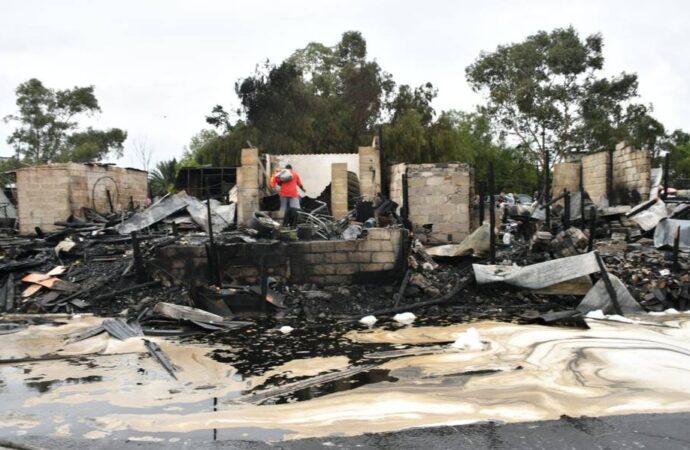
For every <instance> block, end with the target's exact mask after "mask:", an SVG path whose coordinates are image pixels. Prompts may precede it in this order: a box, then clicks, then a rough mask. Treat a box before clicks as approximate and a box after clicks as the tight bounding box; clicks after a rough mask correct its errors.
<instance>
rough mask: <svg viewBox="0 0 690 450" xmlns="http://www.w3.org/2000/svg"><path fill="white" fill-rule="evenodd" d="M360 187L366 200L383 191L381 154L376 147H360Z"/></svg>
mask: <svg viewBox="0 0 690 450" xmlns="http://www.w3.org/2000/svg"><path fill="white" fill-rule="evenodd" d="M358 153H359V188H360V191H361V192H362V195H363V196H364V200H373V199H374V196H375V195H376V193H377V192H380V191H381V155H380V153H379V150H378V149H377V148H375V147H359V152H358Z"/></svg>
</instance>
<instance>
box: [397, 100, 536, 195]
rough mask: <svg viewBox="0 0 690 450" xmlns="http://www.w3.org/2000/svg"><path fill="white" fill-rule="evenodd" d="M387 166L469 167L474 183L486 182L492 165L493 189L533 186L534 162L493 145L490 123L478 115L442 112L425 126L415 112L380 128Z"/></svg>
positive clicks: (528, 189)
mask: <svg viewBox="0 0 690 450" xmlns="http://www.w3.org/2000/svg"><path fill="white" fill-rule="evenodd" d="M384 142H385V146H386V149H395V152H394V153H393V152H389V151H388V150H387V151H386V155H388V156H390V155H391V154H392V155H393V157H394V159H393V160H389V162H403V161H404V162H409V163H427V162H450V161H461V162H466V163H470V164H473V165H474V167H475V179H476V180H486V178H487V175H488V167H489V163H493V164H494V173H495V177H496V188H497V189H506V190H511V191H520V192H524V193H530V192H531V190H532V189H533V188H534V187H535V186H536V184H537V178H538V177H537V172H536V169H535V164H534V160H532V159H530V157H529V155H530V153H529V152H524V151H520V150H519V149H514V148H508V147H506V145H505V143H503V142H500V141H499V142H495V140H494V137H493V133H492V129H491V123H490V121H489V119H488V118H487V117H486V116H483V115H481V114H468V113H463V112H458V111H446V112H443V113H441V114H440V116H439V117H438V119H437V120H436V121H435V122H433V123H431V124H430V125H429V126H424V118H423V116H422V114H421V113H420V112H419V111H417V110H415V109H408V110H407V111H405V112H404V113H402V114H401V115H400V116H399V118H398V119H397V120H395V121H394V122H393V123H392V124H391V125H389V126H386V127H385V128H384Z"/></svg>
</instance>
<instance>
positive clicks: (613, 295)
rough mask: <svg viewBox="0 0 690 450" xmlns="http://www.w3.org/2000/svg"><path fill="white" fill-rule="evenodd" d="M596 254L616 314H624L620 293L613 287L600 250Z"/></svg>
mask: <svg viewBox="0 0 690 450" xmlns="http://www.w3.org/2000/svg"><path fill="white" fill-rule="evenodd" d="M594 255H595V256H596V258H597V264H599V272H600V273H601V279H602V280H604V285H605V286H606V292H608V294H609V297H610V298H611V303H613V310H614V311H616V314H618V315H620V316H622V315H623V310H622V309H621V305H620V304H619V303H618V295H617V294H616V290H615V289H614V288H613V284H611V279H610V278H609V272H608V271H607V270H606V266H605V265H604V260H603V259H601V255H600V254H599V252H596V251H595V252H594Z"/></svg>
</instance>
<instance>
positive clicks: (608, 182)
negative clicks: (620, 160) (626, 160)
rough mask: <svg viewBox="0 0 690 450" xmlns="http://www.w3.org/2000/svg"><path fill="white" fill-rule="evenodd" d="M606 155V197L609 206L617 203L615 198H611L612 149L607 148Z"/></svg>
mask: <svg viewBox="0 0 690 450" xmlns="http://www.w3.org/2000/svg"><path fill="white" fill-rule="evenodd" d="M608 157H609V164H608V167H607V168H606V198H607V199H608V201H609V206H613V205H614V203H618V201H617V199H614V198H613V150H609V154H608ZM614 200H616V201H614Z"/></svg>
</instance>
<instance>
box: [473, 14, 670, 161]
mask: <svg viewBox="0 0 690 450" xmlns="http://www.w3.org/2000/svg"><path fill="white" fill-rule="evenodd" d="M602 50H603V39H602V37H601V35H598V34H594V35H591V36H588V37H586V38H585V39H584V40H583V39H581V38H580V36H579V35H578V33H577V32H576V31H575V29H574V28H572V27H570V28H566V29H561V28H559V29H555V30H553V31H551V32H545V31H540V32H538V33H537V34H535V35H532V36H529V37H528V38H527V39H526V40H525V41H523V42H520V43H516V44H510V45H504V46H499V47H498V48H497V49H496V50H495V51H494V52H492V53H486V54H482V55H481V56H480V57H479V58H478V59H477V60H476V61H475V62H474V63H473V64H472V65H470V66H469V67H468V68H467V70H466V73H467V80H468V81H469V83H470V85H471V86H472V88H473V89H474V90H475V91H480V92H484V93H485V94H486V99H487V103H486V105H485V106H484V108H483V110H484V112H485V113H486V114H487V115H488V116H489V117H490V118H491V119H492V121H493V124H494V125H495V126H496V127H497V130H499V132H501V133H502V134H504V135H505V136H508V137H509V139H512V140H514V141H516V142H517V143H519V144H520V145H521V148H523V149H525V150H526V151H531V152H533V153H534V154H535V155H538V156H539V160H540V161H541V162H543V161H544V159H545V157H546V155H550V156H551V158H552V160H559V159H561V158H562V157H564V156H565V155H567V154H569V153H570V152H583V151H597V150H601V149H611V148H612V146H614V145H615V144H616V142H617V141H620V140H627V141H629V142H630V143H633V144H635V145H637V146H643V147H645V148H648V147H649V146H650V145H654V143H655V142H656V139H657V138H658V137H659V136H661V135H663V127H662V126H661V124H659V123H658V122H657V121H655V120H654V119H653V118H652V117H651V116H650V115H649V114H648V113H649V108H647V107H645V106H643V105H639V104H636V103H634V102H633V100H634V99H635V97H636V96H637V76H636V75H634V74H626V73H622V74H621V75H619V76H617V77H611V78H605V77H599V76H598V74H599V73H600V71H601V70H602V68H603V65H604V56H603V51H602Z"/></svg>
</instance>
